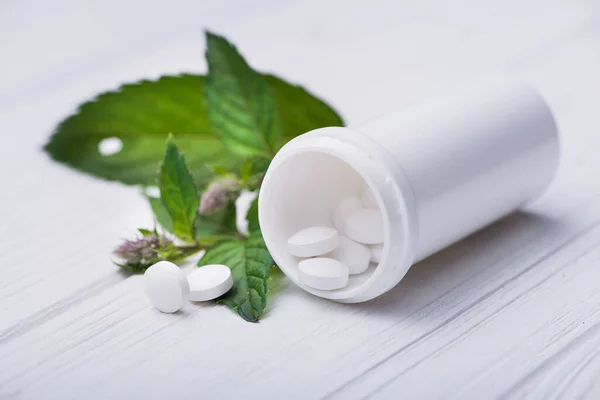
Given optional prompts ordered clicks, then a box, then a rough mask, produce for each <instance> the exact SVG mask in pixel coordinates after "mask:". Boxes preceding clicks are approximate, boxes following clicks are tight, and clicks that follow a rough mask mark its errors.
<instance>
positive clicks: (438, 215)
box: [259, 77, 559, 303]
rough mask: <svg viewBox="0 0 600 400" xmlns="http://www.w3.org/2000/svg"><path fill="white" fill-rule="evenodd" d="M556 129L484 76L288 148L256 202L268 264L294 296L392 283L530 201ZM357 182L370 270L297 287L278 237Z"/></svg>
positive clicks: (540, 106) (548, 162) (318, 221)
mask: <svg viewBox="0 0 600 400" xmlns="http://www.w3.org/2000/svg"><path fill="white" fill-rule="evenodd" d="M558 160H559V143H558V133H557V128H556V124H555V122H554V119H553V117H552V113H551V111H550V109H549V108H548V106H547V104H546V103H545V101H544V100H543V99H542V98H541V97H540V95H539V94H538V93H537V92H536V91H535V90H534V89H533V88H532V87H530V86H528V85H527V84H525V83H522V82H519V81H514V80H512V79H509V78H504V77H502V78H494V79H491V80H488V81H485V82H481V83H479V84H476V85H473V86H470V87H467V88H464V89H463V90H460V91H458V92H454V93H451V94H449V95H446V96H441V97H438V98H434V99H432V100H430V101H426V102H424V103H421V104H417V105H415V106H412V107H409V108H407V109H404V110H401V111H399V112H397V113H392V114H389V115H386V116H383V117H381V118H378V119H375V120H372V121H369V122H367V123H364V124H360V125H356V126H350V127H344V128H342V127H328V128H321V129H316V130H314V131H311V132H308V133H306V134H303V135H301V136H298V137H297V138H295V139H293V140H292V141H290V142H289V143H287V144H286V145H285V146H284V147H283V148H282V149H281V150H280V151H279V152H278V153H277V155H276V156H275V158H274V159H273V161H272V163H271V165H270V167H269V170H268V171H267V174H266V176H265V179H264V181H263V184H262V187H261V191H260V196H259V219H260V225H261V229H262V233H263V236H264V239H265V242H266V244H267V247H268V249H269V251H270V252H271V255H272V256H273V258H274V260H275V262H276V263H277V264H278V265H279V267H280V268H281V269H282V270H283V272H284V273H285V274H286V275H287V276H288V277H289V278H290V279H291V280H292V281H293V282H294V283H295V284H297V285H298V286H300V287H302V288H303V289H304V290H306V291H308V292H310V293H312V294H314V295H317V296H320V297H324V298H327V299H332V300H336V301H340V302H345V303H356V302H362V301H367V300H370V299H373V298H375V297H377V296H380V295H382V294H384V293H386V292H387V291H389V290H390V289H391V288H393V287H394V286H395V285H397V284H398V282H400V280H401V279H402V278H403V277H404V275H405V274H406V272H407V271H408V269H409V268H410V267H411V266H412V265H413V264H414V263H416V262H418V261H420V260H422V259H424V258H426V257H427V256H429V255H431V254H433V253H435V252H437V251H438V250H441V249H442V248H444V247H446V246H448V245H450V244H452V243H454V242H456V241H458V240H459V239H461V238H463V237H465V236H467V235H469V234H471V233H473V232H475V231H477V230H478V229H480V228H482V227H484V226H485V225H488V224H490V223H491V222H493V221H495V220H497V219H499V218H501V217H502V216H504V215H506V214H508V213H510V212H512V211H514V210H516V209H517V208H519V207H520V206H521V205H523V204H524V203H525V202H527V201H529V200H531V199H532V198H534V197H536V196H538V195H539V194H541V193H542V192H543V191H544V189H545V188H546V187H547V186H548V185H549V183H550V182H551V180H552V178H553V176H554V174H555V171H556V169H557V166H558ZM365 185H368V187H369V188H370V189H371V190H372V192H373V194H374V195H375V198H376V200H377V203H378V206H379V209H380V211H381V212H382V214H383V218H384V225H385V226H384V229H385V245H384V249H383V254H382V258H381V262H380V263H379V264H378V266H377V267H376V268H371V269H369V271H368V272H367V273H365V274H361V275H355V276H351V277H350V282H349V284H348V286H346V287H345V288H343V289H339V290H333V291H324V290H317V289H313V288H310V287H307V286H306V285H303V284H302V283H301V282H300V281H299V279H298V269H297V266H298V262H299V261H300V260H299V259H298V258H296V257H294V256H292V255H290V254H289V253H288V251H287V238H288V237H289V236H290V235H292V234H293V233H294V232H296V231H298V230H299V229H302V228H305V227H309V226H317V225H328V226H333V224H332V210H333V209H334V207H335V206H336V205H337V204H339V202H340V201H341V200H342V199H344V198H345V197H347V196H351V195H359V194H360V191H361V190H362V188H364V187H365Z"/></svg>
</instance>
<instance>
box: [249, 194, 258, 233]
mask: <svg viewBox="0 0 600 400" xmlns="http://www.w3.org/2000/svg"><path fill="white" fill-rule="evenodd" d="M246 219H247V220H248V232H250V233H252V232H254V231H256V230H259V229H260V225H259V223H258V197H257V198H256V199H254V201H252V204H251V205H250V208H249V209H248V214H246Z"/></svg>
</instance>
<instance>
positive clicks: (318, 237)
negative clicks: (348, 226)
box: [288, 226, 338, 257]
mask: <svg viewBox="0 0 600 400" xmlns="http://www.w3.org/2000/svg"><path fill="white" fill-rule="evenodd" d="M337 245H338V232H337V231H336V230H335V229H333V228H330V227H328V226H313V227H310V228H305V229H302V230H300V231H298V232H296V233H295V234H293V235H292V236H291V237H290V238H289V239H288V251H289V252H290V253H291V254H292V255H294V256H296V257H314V256H320V255H323V254H325V253H328V252H330V251H331V250H333V249H335V248H336V247H337Z"/></svg>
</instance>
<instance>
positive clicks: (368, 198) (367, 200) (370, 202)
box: [362, 187, 379, 208]
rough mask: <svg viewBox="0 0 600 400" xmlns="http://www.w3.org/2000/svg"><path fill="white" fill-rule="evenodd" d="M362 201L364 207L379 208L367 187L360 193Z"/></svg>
mask: <svg viewBox="0 0 600 400" xmlns="http://www.w3.org/2000/svg"><path fill="white" fill-rule="evenodd" d="M362 203H363V205H364V206H365V207H366V208H379V206H378V205H377V200H375V196H374V195H373V192H372V191H371V189H369V188H368V187H367V188H366V189H365V190H364V191H363V193H362Z"/></svg>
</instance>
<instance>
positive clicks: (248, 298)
mask: <svg viewBox="0 0 600 400" xmlns="http://www.w3.org/2000/svg"><path fill="white" fill-rule="evenodd" d="M208 264H225V265H227V266H228V267H229V268H231V273H232V275H233V282H234V284H233V289H232V290H231V291H229V293H227V294H226V295H225V297H223V298H221V299H220V300H219V302H220V303H222V304H225V305H226V306H227V307H229V308H231V309H232V310H234V311H236V312H237V313H238V314H239V315H240V316H241V317H242V318H244V319H245V320H246V321H250V322H256V321H258V319H259V318H260V317H261V316H262V315H263V314H264V312H265V308H266V305H267V283H268V279H269V274H270V272H271V268H272V267H273V265H274V263H273V259H272V258H271V255H270V254H269V251H268V250H267V247H266V246H265V242H264V240H263V238H262V236H261V235H260V232H257V233H255V234H253V235H251V236H250V237H248V238H247V239H246V240H229V241H226V242H222V243H220V244H218V245H216V246H215V247H213V248H211V249H209V250H208V251H207V252H206V254H205V255H204V256H203V257H202V258H201V259H200V261H199V262H198V266H199V267H202V266H203V265H208Z"/></svg>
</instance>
